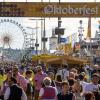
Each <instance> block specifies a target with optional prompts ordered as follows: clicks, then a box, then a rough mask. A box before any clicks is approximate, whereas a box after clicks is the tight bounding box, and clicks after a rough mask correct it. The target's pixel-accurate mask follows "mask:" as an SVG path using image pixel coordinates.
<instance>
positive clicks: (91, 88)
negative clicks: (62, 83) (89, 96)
mask: <svg viewBox="0 0 100 100" xmlns="http://www.w3.org/2000/svg"><path fill="white" fill-rule="evenodd" d="M99 80H100V76H99V75H98V74H96V73H95V74H93V75H92V82H91V83H89V84H88V85H86V86H85V92H89V91H90V92H95V91H100V90H99V89H100V84H98V82H99Z"/></svg>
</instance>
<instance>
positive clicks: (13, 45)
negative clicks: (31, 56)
mask: <svg viewBox="0 0 100 100" xmlns="http://www.w3.org/2000/svg"><path fill="white" fill-rule="evenodd" d="M27 37H28V34H27V32H26V30H25V29H24V28H23V26H22V25H21V24H20V23H18V22H17V21H15V20H13V19H0V51H1V53H2V56H4V51H5V49H6V50H7V54H8V53H11V51H12V50H15V49H16V50H17V49H19V50H25V49H26V48H28V47H27V46H28V44H27V43H28V42H29V40H28V38H27Z"/></svg>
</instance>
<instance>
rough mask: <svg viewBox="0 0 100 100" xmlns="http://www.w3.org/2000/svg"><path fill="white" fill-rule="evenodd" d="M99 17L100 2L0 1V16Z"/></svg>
mask: <svg viewBox="0 0 100 100" xmlns="http://www.w3.org/2000/svg"><path fill="white" fill-rule="evenodd" d="M89 16H91V17H100V3H99V2H98V3H82V2H81V3H75V2H73V3H56V2H54V3H44V2H0V17H89Z"/></svg>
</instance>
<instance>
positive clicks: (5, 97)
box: [4, 87, 27, 100]
mask: <svg viewBox="0 0 100 100" xmlns="http://www.w3.org/2000/svg"><path fill="white" fill-rule="evenodd" d="M9 95H10V88H9V87H8V88H7V90H6V92H5V94H4V100H8V98H9ZM21 100H27V96H26V94H25V92H24V90H23V89H22V96H21Z"/></svg>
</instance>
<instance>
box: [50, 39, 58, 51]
mask: <svg viewBox="0 0 100 100" xmlns="http://www.w3.org/2000/svg"><path fill="white" fill-rule="evenodd" d="M57 45H58V38H57V37H50V38H49V48H50V50H56V48H57Z"/></svg>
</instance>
